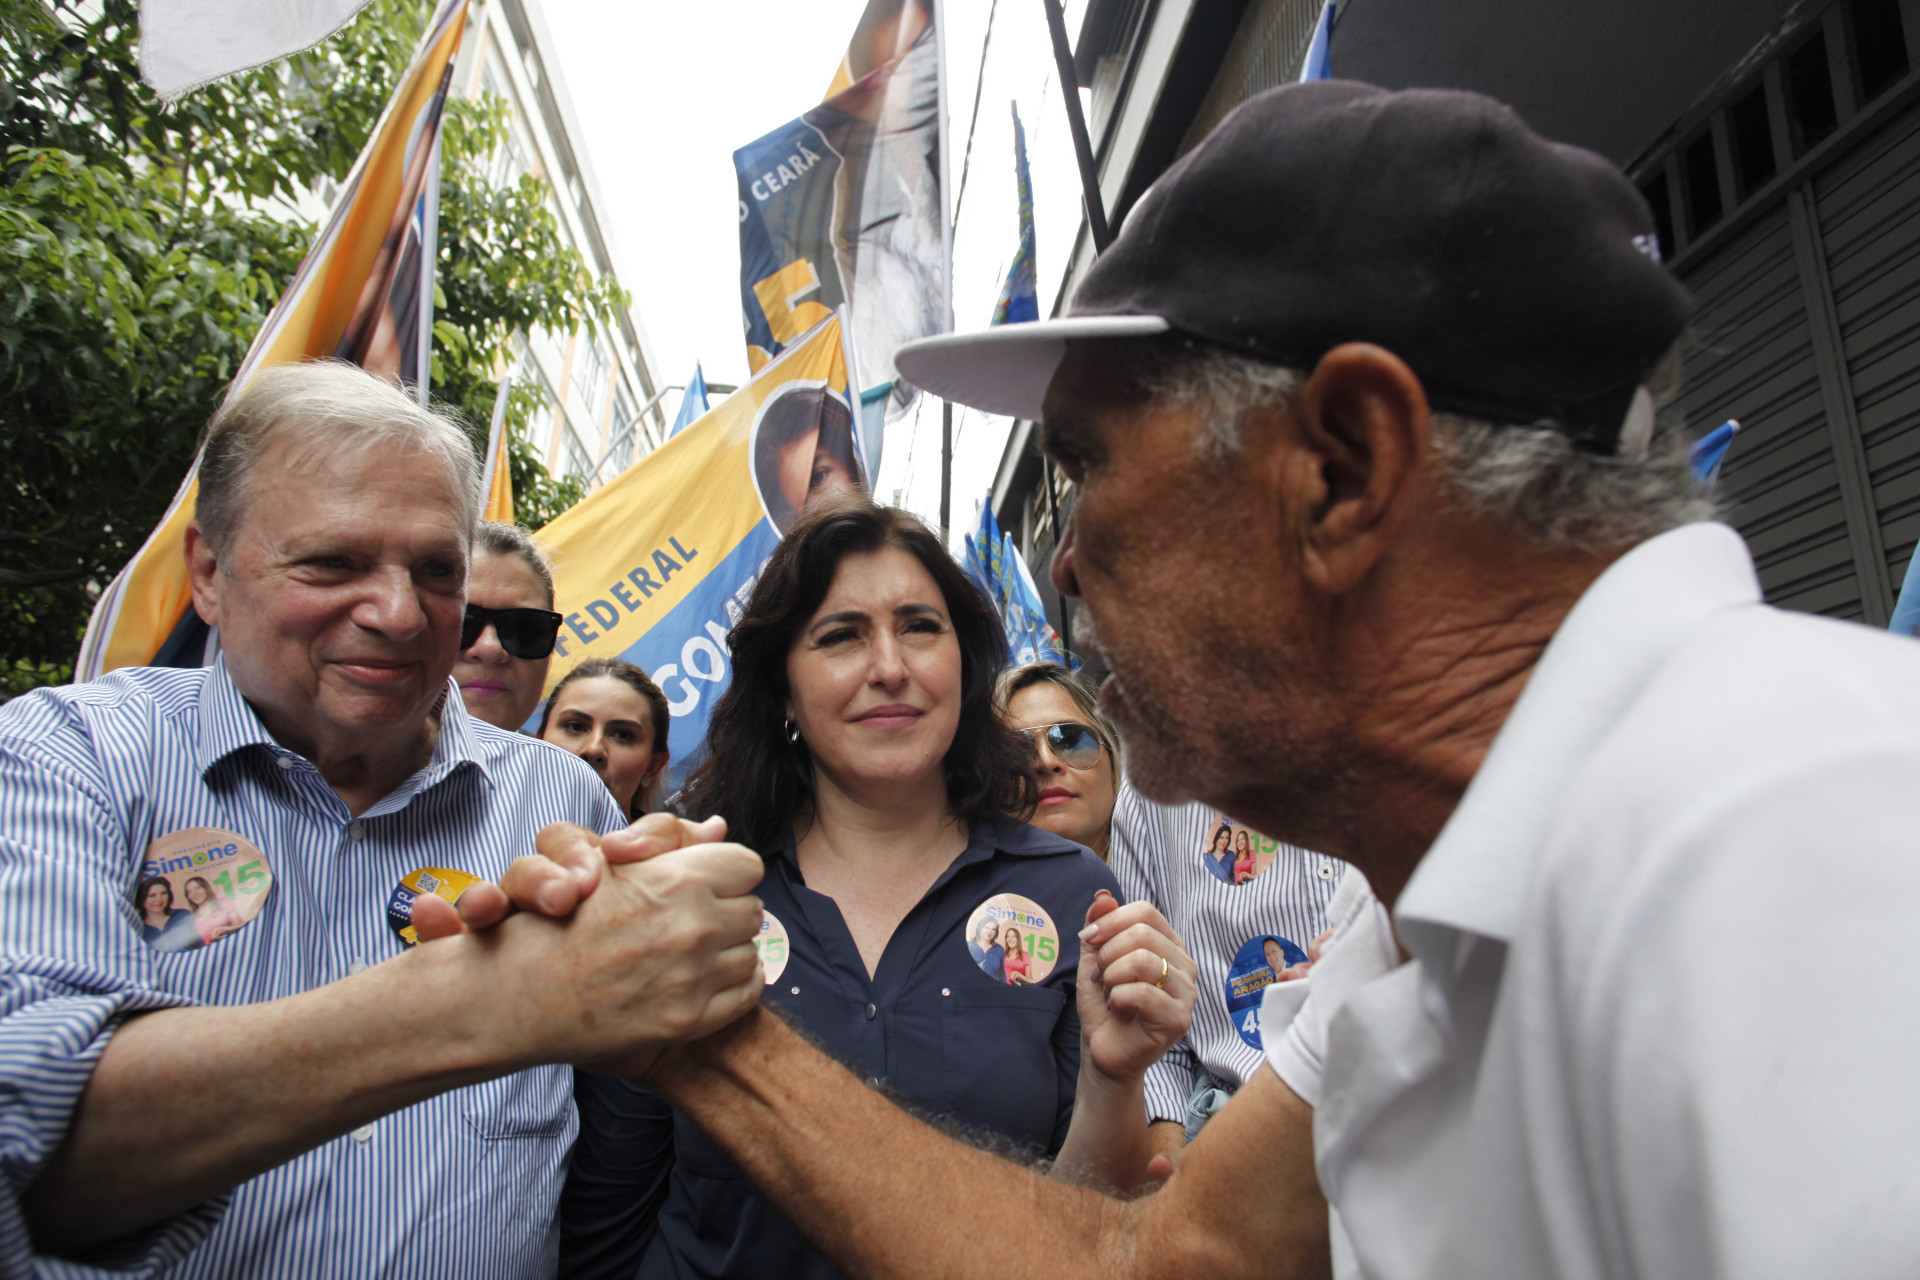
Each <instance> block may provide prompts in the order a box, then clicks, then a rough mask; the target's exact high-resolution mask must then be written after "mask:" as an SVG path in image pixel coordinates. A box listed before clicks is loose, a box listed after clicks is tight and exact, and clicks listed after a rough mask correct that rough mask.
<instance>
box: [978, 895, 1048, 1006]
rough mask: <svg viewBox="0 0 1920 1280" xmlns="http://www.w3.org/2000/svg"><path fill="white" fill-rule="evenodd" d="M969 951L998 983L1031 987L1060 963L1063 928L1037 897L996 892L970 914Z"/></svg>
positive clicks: (986, 972) (982, 969)
mask: <svg viewBox="0 0 1920 1280" xmlns="http://www.w3.org/2000/svg"><path fill="white" fill-rule="evenodd" d="M967 951H968V953H969V954H970V955H972V956H973V962H974V963H975V964H977V965H979V966H980V970H981V972H983V973H985V974H986V975H987V976H988V977H989V978H992V979H993V980H994V981H995V982H1004V983H1006V984H1007V985H1008V986H1010V987H1022V986H1027V985H1030V984H1032V983H1036V982H1040V981H1043V980H1044V979H1045V978H1046V976H1047V975H1048V974H1050V973H1052V972H1053V966H1054V965H1056V964H1058V963H1060V931H1059V929H1058V928H1056V927H1055V925H1054V921H1053V918H1052V917H1051V916H1049V915H1048V914H1047V913H1046V912H1045V911H1044V910H1043V909H1042V908H1041V906H1040V904H1039V903H1037V902H1035V901H1033V899H1031V898H1023V897H1021V896H1020V895H1019V894H1017V893H1001V894H995V895H994V896H993V897H991V898H988V899H987V900H986V901H985V902H983V903H981V904H980V905H979V906H977V907H975V908H974V909H973V914H972V915H970V916H968V917H967Z"/></svg>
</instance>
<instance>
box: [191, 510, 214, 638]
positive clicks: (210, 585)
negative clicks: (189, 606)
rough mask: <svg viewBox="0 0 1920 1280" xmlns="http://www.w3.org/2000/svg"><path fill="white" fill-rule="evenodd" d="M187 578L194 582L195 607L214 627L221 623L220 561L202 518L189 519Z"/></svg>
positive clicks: (209, 624) (208, 623)
mask: <svg viewBox="0 0 1920 1280" xmlns="http://www.w3.org/2000/svg"><path fill="white" fill-rule="evenodd" d="M186 544H187V548H186V549H187V579H188V581H189V582H191V583H192V584H193V608H194V611H195V612H196V613H198V614H199V615H200V620H201V621H202V622H204V623H206V624H207V625H208V626H210V627H217V626H219V625H220V562H219V561H218V560H217V559H215V558H214V554H213V544H212V543H210V542H208V541H207V535H206V534H205V533H204V532H202V531H201V528H200V522H199V521H198V520H190V521H188V522H187V537H186Z"/></svg>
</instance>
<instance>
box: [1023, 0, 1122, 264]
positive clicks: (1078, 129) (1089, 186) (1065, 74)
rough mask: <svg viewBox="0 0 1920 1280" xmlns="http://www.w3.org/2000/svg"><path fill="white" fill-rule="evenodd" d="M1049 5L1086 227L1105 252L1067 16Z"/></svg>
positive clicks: (1107, 238) (1102, 206)
mask: <svg viewBox="0 0 1920 1280" xmlns="http://www.w3.org/2000/svg"><path fill="white" fill-rule="evenodd" d="M1041 3H1043V4H1045V5H1046V7H1047V30H1048V31H1049V32H1050V33H1051V34H1052V36H1053V64H1054V66H1055V67H1057V68H1058V69H1059V72H1060V96H1061V97H1062V98H1064V99H1065V100H1066V103H1067V127H1068V128H1069V129H1071V130H1072V131H1073V154H1074V157H1075V158H1076V159H1077V160H1079V161H1080V192H1081V195H1082V197H1083V198H1084V199H1085V201H1086V205H1087V230H1088V231H1089V232H1091V233H1092V235H1093V251H1094V252H1095V253H1097V254H1098V253H1105V252H1106V251H1107V246H1108V245H1109V244H1112V243H1113V235H1112V233H1110V232H1109V231H1108V230H1107V206H1106V202H1105V201H1104V200H1103V199H1101V196H1100V174H1099V172H1098V171H1097V170H1096V169H1095V168H1094V165H1093V143H1092V142H1091V141H1089V140H1088V137H1087V118H1086V116H1085V115H1083V114H1081V111H1080V77H1079V76H1077V75H1075V74H1074V71H1073V54H1072V52H1071V51H1069V50H1068V48H1067V19H1066V15H1065V14H1063V13H1061V12H1060V0H1041Z"/></svg>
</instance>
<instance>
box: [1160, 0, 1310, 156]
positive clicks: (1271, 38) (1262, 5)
mask: <svg viewBox="0 0 1920 1280" xmlns="http://www.w3.org/2000/svg"><path fill="white" fill-rule="evenodd" d="M1321 5H1322V0H1253V3H1252V4H1249V5H1248V6H1247V11H1246V13H1245V14H1244V15H1243V16H1242V17H1241V19H1240V29H1239V30H1238V31H1236V32H1234V35H1233V43H1232V44H1231V45H1229V46H1228V47H1227V56H1226V57H1225V58H1223V59H1222V60H1221V63H1220V70H1219V71H1218V72H1216V73H1215V75H1214V77H1213V84H1212V86H1211V87H1210V88H1208V90H1207V96H1206V99H1205V101H1203V102H1202V103H1201V105H1200V112H1199V114H1198V115H1196V116H1195V117H1194V119H1193V124H1192V125H1191V126H1190V127H1189V128H1188V129H1187V134H1186V137H1185V138H1183V139H1182V140H1181V143H1180V154H1181V155H1185V154H1186V153H1187V152H1189V151H1191V150H1192V149H1193V148H1194V147H1195V146H1197V145H1199V142H1200V139H1202V138H1204V137H1206V136H1207V135H1208V134H1209V133H1212V132H1213V127H1214V126H1215V125H1217V124H1219V123H1220V122H1221V121H1222V120H1224V119H1226V118H1227V113H1228V112H1230V111H1232V110H1233V109H1234V108H1235V107H1237V106H1239V105H1240V104H1241V103H1243V102H1245V101H1246V100H1247V99H1248V98H1251V97H1252V96H1253V95H1254V94H1256V93H1259V92H1261V91H1262V90H1265V89H1271V88H1274V87H1275V86H1277V85H1283V84H1286V83H1287V82H1289V81H1291V80H1294V79H1297V78H1298V77H1299V75H1300V60H1301V59H1302V58H1304V57H1305V56H1306V53H1307V45H1308V44H1309V43H1310V42H1311V41H1312V39H1313V24H1314V23H1315V22H1317V21H1319V18H1320V9H1321Z"/></svg>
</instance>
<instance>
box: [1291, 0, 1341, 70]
mask: <svg viewBox="0 0 1920 1280" xmlns="http://www.w3.org/2000/svg"><path fill="white" fill-rule="evenodd" d="M1337 2H1338V0H1327V2H1326V4H1325V5H1323V6H1321V9H1320V21H1318V22H1316V23H1314V24H1313V39H1312V40H1311V41H1309V42H1308V43H1307V56H1306V57H1305V58H1302V59H1301V60H1300V83H1302V84H1305V83H1306V82H1307V81H1309V80H1331V79H1333V10H1334V6H1335V5H1336V3H1337Z"/></svg>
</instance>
